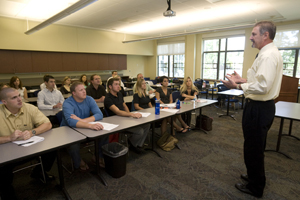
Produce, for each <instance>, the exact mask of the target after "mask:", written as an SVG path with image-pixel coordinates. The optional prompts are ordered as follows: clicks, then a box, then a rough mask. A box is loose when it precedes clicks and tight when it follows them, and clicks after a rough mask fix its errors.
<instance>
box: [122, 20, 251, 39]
mask: <svg viewBox="0 0 300 200" xmlns="http://www.w3.org/2000/svg"><path fill="white" fill-rule="evenodd" d="M253 25H254V24H244V25H239V26H228V27H223V28H209V29H205V30H199V31H193V32H183V33H177V34H170V35H161V34H160V36H158V37H145V38H139V39H135V40H123V41H122V43H132V42H142V41H148V40H159V39H165V38H170V37H180V36H186V35H193V34H199V33H202V34H203V33H210V32H212V31H229V30H235V29H242V28H250V27H253Z"/></svg>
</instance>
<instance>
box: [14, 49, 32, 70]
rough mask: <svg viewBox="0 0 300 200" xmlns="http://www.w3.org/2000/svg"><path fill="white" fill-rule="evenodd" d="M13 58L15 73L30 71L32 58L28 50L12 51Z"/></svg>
mask: <svg viewBox="0 0 300 200" xmlns="http://www.w3.org/2000/svg"><path fill="white" fill-rule="evenodd" d="M13 56H14V60H15V64H16V65H15V67H16V69H15V73H29V72H32V59H31V52H30V51H13Z"/></svg>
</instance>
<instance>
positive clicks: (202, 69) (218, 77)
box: [201, 35, 246, 80]
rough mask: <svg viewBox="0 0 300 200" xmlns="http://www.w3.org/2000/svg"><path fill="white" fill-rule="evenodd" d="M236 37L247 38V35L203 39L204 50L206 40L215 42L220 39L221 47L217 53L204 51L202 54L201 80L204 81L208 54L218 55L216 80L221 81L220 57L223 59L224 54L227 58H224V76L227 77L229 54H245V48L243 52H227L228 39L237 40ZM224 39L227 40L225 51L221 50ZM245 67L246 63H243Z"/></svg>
mask: <svg viewBox="0 0 300 200" xmlns="http://www.w3.org/2000/svg"><path fill="white" fill-rule="evenodd" d="M235 37H246V36H245V35H235V36H227V37H218V38H206V39H203V40H202V43H203V49H205V40H215V39H218V40H219V46H218V50H217V51H204V50H203V52H202V67H201V78H202V79H204V65H205V63H204V56H205V54H207V53H217V54H218V59H217V63H213V65H215V64H216V65H217V67H216V69H217V77H216V80H219V79H220V64H221V63H220V57H221V53H224V54H225V56H224V63H223V64H224V74H223V77H225V75H226V71H227V69H230V68H227V63H226V61H227V53H235V52H243V53H244V52H245V47H244V49H243V50H227V48H228V39H229V38H235ZM222 39H225V49H224V50H221V44H222V42H221V41H222ZM243 65H244V62H243V63H242V66H243ZM242 70H243V67H242Z"/></svg>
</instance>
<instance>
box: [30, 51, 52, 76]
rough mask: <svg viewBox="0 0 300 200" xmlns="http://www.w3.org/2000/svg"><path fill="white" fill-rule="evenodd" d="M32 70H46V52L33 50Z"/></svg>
mask: <svg viewBox="0 0 300 200" xmlns="http://www.w3.org/2000/svg"><path fill="white" fill-rule="evenodd" d="M31 58H32V72H48V54H47V52H39V51H33V52H32V53H31Z"/></svg>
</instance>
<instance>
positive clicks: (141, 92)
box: [133, 78, 168, 134]
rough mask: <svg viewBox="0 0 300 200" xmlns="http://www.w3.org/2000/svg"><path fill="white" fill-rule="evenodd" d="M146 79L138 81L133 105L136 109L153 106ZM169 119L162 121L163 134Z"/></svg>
mask: <svg viewBox="0 0 300 200" xmlns="http://www.w3.org/2000/svg"><path fill="white" fill-rule="evenodd" d="M146 85H147V84H146V81H145V80H144V79H143V78H141V79H138V80H137V82H136V92H135V94H134V95H133V105H134V108H135V110H143V109H146V108H152V104H151V100H150V98H149V96H148V95H147V94H146V90H147V87H146ZM167 121H168V120H167V119H164V120H162V123H161V127H160V128H161V134H164V133H165V132H166V131H167Z"/></svg>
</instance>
